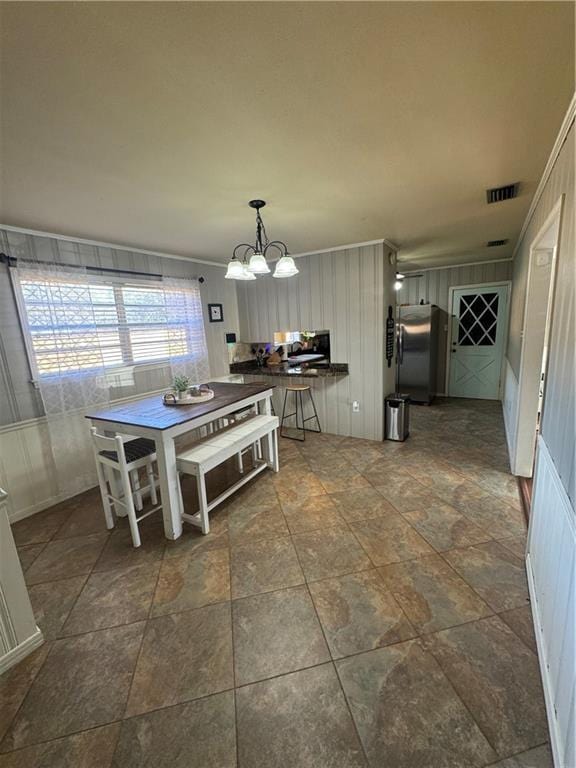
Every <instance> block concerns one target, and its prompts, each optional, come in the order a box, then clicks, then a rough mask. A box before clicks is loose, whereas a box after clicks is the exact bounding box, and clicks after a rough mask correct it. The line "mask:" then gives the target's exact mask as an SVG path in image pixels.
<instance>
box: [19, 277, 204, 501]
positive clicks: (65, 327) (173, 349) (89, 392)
mask: <svg viewBox="0 0 576 768" xmlns="http://www.w3.org/2000/svg"><path fill="white" fill-rule="evenodd" d="M13 276H14V278H15V279H14V286H15V290H16V296H17V299H18V306H19V310H20V315H21V319H22V325H23V328H24V332H25V338H26V345H27V350H28V354H29V358H30V365H31V369H32V375H33V379H34V382H35V384H36V386H37V387H38V388H39V390H40V393H41V396H42V401H43V404H44V410H45V413H46V419H47V423H48V431H49V436H50V443H51V449H52V455H53V458H54V464H55V468H56V485H57V493H58V494H59V495H62V496H65V497H68V496H72V495H74V494H76V493H79V492H80V491H82V490H84V489H86V488H88V487H90V486H91V485H93V484H94V482H95V480H94V478H95V471H94V460H93V456H92V449H91V445H90V440H89V432H88V426H89V425H88V422H87V420H86V419H85V412H86V411H87V410H88V409H90V410H94V409H99V408H104V407H105V406H106V405H107V404H109V403H110V400H111V388H112V387H117V381H118V379H117V377H116V376H115V375H114V372H115V371H118V370H126V369H127V367H128V368H131V369H133V370H135V369H137V368H138V366H139V365H141V364H146V365H150V364H153V365H158V366H159V367H160V369H161V370H163V371H165V375H164V376H163V377H162V378H163V379H165V380H166V384H167V385H168V383H169V380H171V378H173V376H174V375H186V376H189V377H190V379H191V380H192V382H193V383H197V382H198V383H202V382H204V381H206V380H207V379H208V378H209V367H208V353H207V348H206V337H205V333H204V323H203V316H202V303H201V298H200V290H199V286H198V283H197V281H195V280H185V279H172V278H166V279H163V280H162V281H155V282H154V283H152V282H150V281H141V282H140V283H136V282H135V281H133V280H129V281H127V282H123V281H118V280H116V279H114V280H108V279H106V278H105V277H102V276H100V275H98V276H96V275H93V274H90V273H89V272H88V271H87V270H85V269H82V268H66V267H59V266H52V265H44V264H35V263H29V262H18V266H17V267H16V268H15V270H14V272H13ZM140 394H143V393H140ZM115 395H116V397H118V392H117V390H115Z"/></svg>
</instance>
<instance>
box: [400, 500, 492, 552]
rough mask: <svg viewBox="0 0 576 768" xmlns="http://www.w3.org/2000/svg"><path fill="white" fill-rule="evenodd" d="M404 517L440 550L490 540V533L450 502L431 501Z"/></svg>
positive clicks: (406, 513) (405, 514)
mask: <svg viewBox="0 0 576 768" xmlns="http://www.w3.org/2000/svg"><path fill="white" fill-rule="evenodd" d="M404 519H405V520H407V521H408V522H409V523H410V525H412V526H413V527H414V528H415V529H416V530H417V531H418V533H419V534H420V535H421V536H422V538H423V539H426V541H427V542H428V543H429V544H431V545H432V546H433V547H434V549H435V550H437V551H438V552H442V551H445V550H447V549H454V548H455V547H468V546H470V545H471V544H481V543H482V542H484V541H490V538H491V537H490V535H489V534H488V533H486V531H484V530H483V529H482V528H479V527H478V526H477V525H476V524H475V523H473V522H472V521H471V520H468V518H467V517H464V515H461V514H460V513H459V512H458V511H457V510H456V509H454V507H451V506H450V505H449V504H435V503H430V502H428V504H427V505H426V506H425V507H421V508H420V509H419V510H413V511H411V512H405V513H404Z"/></svg>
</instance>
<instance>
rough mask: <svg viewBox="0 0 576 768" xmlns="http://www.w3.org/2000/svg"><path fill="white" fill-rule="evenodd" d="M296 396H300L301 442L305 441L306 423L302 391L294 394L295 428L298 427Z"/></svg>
mask: <svg viewBox="0 0 576 768" xmlns="http://www.w3.org/2000/svg"><path fill="white" fill-rule="evenodd" d="M298 395H300V418H301V419H302V441H304V440H306V422H305V421H304V400H303V399H302V390H300V392H296V426H298Z"/></svg>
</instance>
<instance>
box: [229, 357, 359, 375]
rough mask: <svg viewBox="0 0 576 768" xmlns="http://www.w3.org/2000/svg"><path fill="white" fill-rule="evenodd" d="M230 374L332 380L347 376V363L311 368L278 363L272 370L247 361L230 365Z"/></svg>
mask: <svg viewBox="0 0 576 768" xmlns="http://www.w3.org/2000/svg"><path fill="white" fill-rule="evenodd" d="M230 373H243V374H244V375H246V376H284V377H288V376H290V377H292V376H296V377H299V378H305V379H334V378H338V377H341V376H348V363H331V364H330V365H327V366H326V367H323V366H322V367H319V368H313V367H311V366H305V365H303V366H291V365H288V363H280V365H275V366H274V367H273V368H267V367H266V366H264V367H262V368H259V367H258V366H257V365H256V361H251V360H249V361H248V362H245V363H232V364H231V365H230Z"/></svg>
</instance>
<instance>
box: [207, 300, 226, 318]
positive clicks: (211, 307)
mask: <svg viewBox="0 0 576 768" xmlns="http://www.w3.org/2000/svg"><path fill="white" fill-rule="evenodd" d="M208 318H209V320H210V322H211V323H223V322H224V312H223V311H222V304H208Z"/></svg>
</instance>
